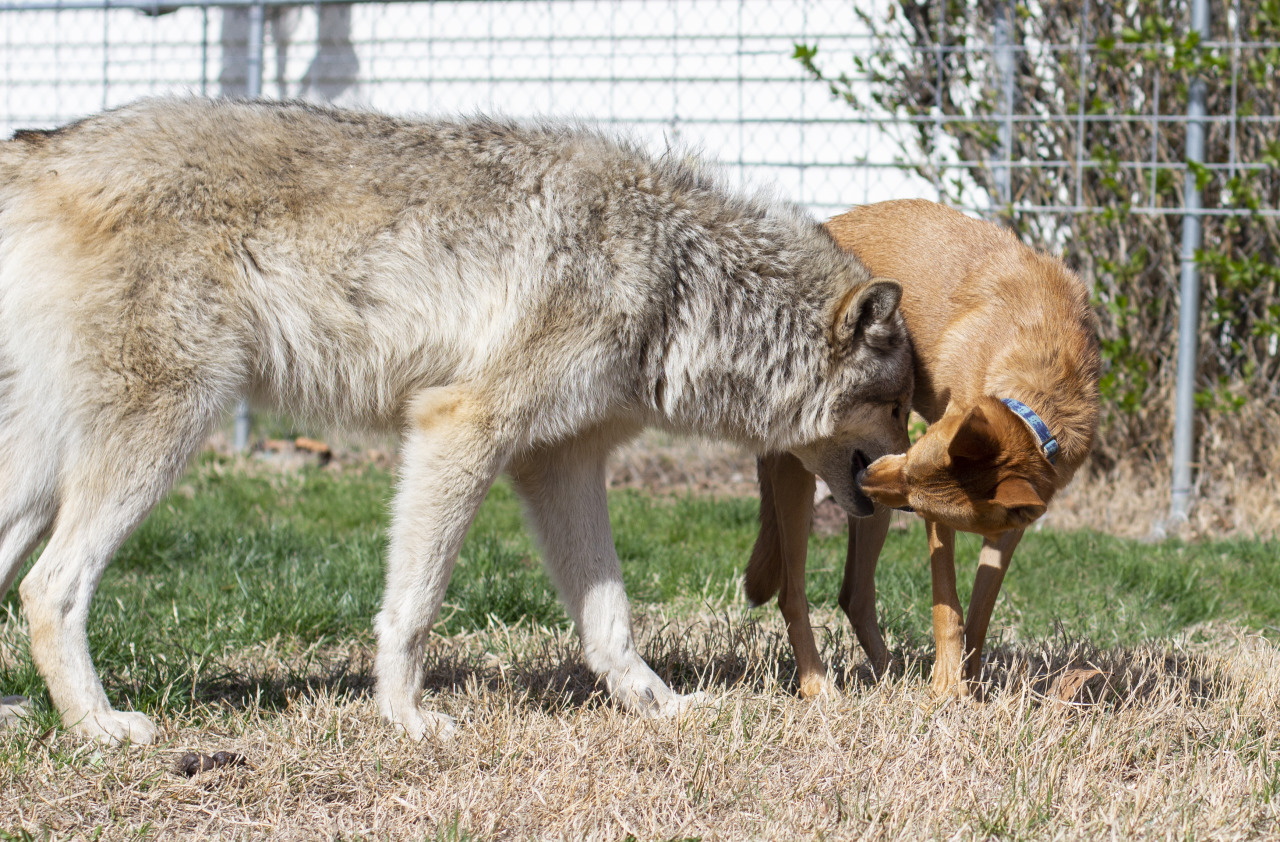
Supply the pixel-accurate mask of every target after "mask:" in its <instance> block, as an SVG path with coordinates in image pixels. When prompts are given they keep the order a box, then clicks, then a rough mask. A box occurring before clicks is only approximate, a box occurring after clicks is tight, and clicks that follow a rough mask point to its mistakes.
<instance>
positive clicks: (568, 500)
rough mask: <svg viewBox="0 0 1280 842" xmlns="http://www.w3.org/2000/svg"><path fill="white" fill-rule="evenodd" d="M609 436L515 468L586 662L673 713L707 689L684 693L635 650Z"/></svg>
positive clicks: (636, 701) (610, 681) (615, 684)
mask: <svg viewBox="0 0 1280 842" xmlns="http://www.w3.org/2000/svg"><path fill="white" fill-rule="evenodd" d="M607 455H608V449H607V447H605V446H603V443H602V442H595V441H591V440H586V441H580V440H574V441H570V442H567V443H565V444H563V445H560V446H559V447H556V448H554V449H548V450H543V451H539V452H537V453H534V454H529V455H527V456H525V457H523V458H522V459H521V460H520V462H519V464H518V465H514V466H513V468H512V471H511V475H512V478H513V479H514V480H515V483H516V487H517V489H518V490H519V492H520V494H521V496H522V497H523V498H524V501H525V504H526V507H527V510H528V512H529V516H530V519H531V520H532V521H533V525H534V527H535V529H536V530H537V533H538V537H539V539H540V542H541V544H542V548H543V553H544V555H545V557H546V564H547V568H548V570H549V571H550V572H551V576H552V578H553V579H554V580H555V583H556V587H557V588H559V590H560V595H561V597H562V598H563V599H564V602H565V607H566V608H567V609H568V611H569V616H570V617H572V618H573V621H574V623H575V624H576V625H577V627H578V636H579V637H580V638H581V640H582V649H583V654H584V656H585V657H586V661H587V665H588V666H589V667H590V668H591V669H592V671H594V672H595V673H597V674H598V675H603V676H604V679H605V682H606V684H607V685H608V687H609V692H610V694H612V695H613V697H614V698H615V699H617V700H618V701H620V702H621V703H622V704H624V705H625V706H626V707H628V708H630V709H631V710H634V711H637V712H639V713H643V714H645V715H648V716H654V717H666V716H673V715H675V714H677V713H679V712H681V711H682V710H684V709H685V708H687V707H690V706H693V705H696V704H700V703H702V702H703V701H705V699H706V694H705V693H700V692H699V693H693V694H691V695H680V694H677V693H675V692H673V691H672V690H671V689H670V688H669V687H667V685H666V682H664V681H663V680H662V679H661V678H659V677H658V675H657V674H656V673H655V672H654V671H653V670H652V669H650V668H649V665H648V664H646V663H645V662H644V659H643V658H641V657H640V654H639V653H638V652H637V651H636V647H635V642H634V640H633V639H632V635H631V606H630V603H629V602H628V601H627V593H626V590H625V588H624V587H623V584H622V566H621V564H620V563H619V561H618V554H617V550H616V549H615V548H614V545H613V536H612V533H611V531H610V528H609V510H608V504H607V500H606V497H605V459H606V457H607Z"/></svg>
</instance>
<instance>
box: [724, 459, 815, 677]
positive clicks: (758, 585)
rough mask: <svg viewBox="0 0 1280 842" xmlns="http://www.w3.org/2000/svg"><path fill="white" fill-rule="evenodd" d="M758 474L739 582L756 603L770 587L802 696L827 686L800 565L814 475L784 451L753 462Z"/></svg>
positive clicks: (806, 543) (806, 550)
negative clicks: (754, 515)
mask: <svg viewBox="0 0 1280 842" xmlns="http://www.w3.org/2000/svg"><path fill="white" fill-rule="evenodd" d="M756 470H757V474H758V475H759V480H760V533H759V535H757V536H756V545H755V548H754V549H752V551H751V561H750V562H748V564H747V573H746V576H745V577H744V588H745V590H746V593H747V597H748V598H749V599H750V600H751V601H752V603H753V604H755V605H759V604H761V603H762V602H764V601H765V600H767V599H769V598H770V597H771V596H773V595H774V594H775V593H776V594H777V595H778V609H779V610H780V611H781V613H782V618H783V620H784V621H785V622H786V624H787V638H788V639H789V640H790V641H791V651H792V652H793V653H794V654H795V658H796V678H797V679H798V681H799V682H800V695H801V696H803V697H805V698H806V699H808V698H812V697H814V696H817V695H819V694H820V693H822V692H823V691H824V690H826V689H827V686H828V685H827V680H826V679H827V667H826V665H825V664H824V663H823V662H822V657H821V656H820V655H819V654H818V645H817V643H815V642H814V638H813V626H812V625H811V624H810V621H809V598H808V596H807V594H806V591H805V578H804V577H805V567H806V564H807V561H808V555H809V530H810V528H811V527H812V526H813V492H814V477H813V474H812V473H810V472H809V471H808V470H807V469H806V468H805V467H804V465H802V464H800V460H799V459H797V458H796V457H794V456H792V455H791V454H790V453H780V454H774V455H770V456H763V457H761V458H760V459H759V460H757V462H756Z"/></svg>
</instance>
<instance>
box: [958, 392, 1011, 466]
mask: <svg viewBox="0 0 1280 842" xmlns="http://www.w3.org/2000/svg"><path fill="white" fill-rule="evenodd" d="M999 453H1000V439H999V438H998V437H997V436H996V431H995V430H993V429H992V428H991V420H990V419H989V418H987V413H986V412H985V411H983V409H982V407H981V406H975V407H973V408H972V409H970V410H969V411H968V412H967V413H966V414H965V417H964V419H963V420H961V422H960V426H959V427H957V428H956V434H955V435H954V436H953V437H952V439H951V443H950V444H948V445H947V455H949V456H950V457H951V458H952V460H953V461H954V460H961V461H966V462H980V461H983V460H986V459H990V458H992V457H994V456H996V455H997V454H999Z"/></svg>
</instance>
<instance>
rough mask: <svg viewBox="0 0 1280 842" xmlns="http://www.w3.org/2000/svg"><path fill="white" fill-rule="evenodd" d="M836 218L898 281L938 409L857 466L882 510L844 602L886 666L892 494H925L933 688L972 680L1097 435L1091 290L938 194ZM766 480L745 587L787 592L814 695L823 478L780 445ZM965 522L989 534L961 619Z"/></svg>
mask: <svg viewBox="0 0 1280 842" xmlns="http://www.w3.org/2000/svg"><path fill="white" fill-rule="evenodd" d="M827 228H828V230H830V231H831V233H832V235H833V236H834V237H835V238H836V240H837V242H839V243H840V244H841V245H842V246H843V247H844V248H846V249H848V250H849V251H851V252H852V253H853V254H855V255H857V256H858V258H859V259H861V260H863V261H864V262H865V263H866V265H867V266H868V267H869V268H870V269H871V271H873V272H883V273H885V274H891V275H892V276H893V277H895V278H898V279H899V280H900V281H901V283H902V287H903V294H902V312H903V316H904V318H905V319H906V322H907V328H908V330H909V331H910V333H911V339H912V344H913V347H914V350H915V366H916V381H915V393H914V403H915V409H916V410H917V411H918V412H919V413H920V414H921V415H922V416H924V418H925V420H927V421H929V422H930V426H929V429H928V431H927V432H926V433H925V434H924V435H923V436H921V438H920V439H919V440H918V441H917V442H916V443H915V444H914V445H912V447H911V449H910V450H909V451H907V453H906V454H905V455H897V454H894V455H888V456H886V457H885V458H883V459H880V460H878V461H877V462H876V463H875V464H873V465H871V466H870V467H869V468H868V469H867V471H866V472H865V473H864V474H863V475H862V477H861V479H860V484H861V486H862V489H863V490H864V491H865V492H866V493H867V494H868V495H870V496H871V497H872V498H873V499H874V500H876V501H877V503H879V504H881V505H877V507H876V512H875V513H874V515H873V516H872V517H869V518H865V519H861V520H856V521H855V520H853V519H852V518H851V519H850V521H849V551H848V558H847V561H846V564H845V578H844V584H843V585H842V586H841V588H840V605H841V607H843V608H844V610H845V613H846V614H847V615H848V617H849V619H850V621H851V622H852V624H853V627H854V631H855V632H856V634H857V636H858V640H859V642H861V644H862V647H863V649H865V650H866V652H867V655H868V657H869V658H870V660H871V664H872V667H873V669H874V670H875V671H876V672H877V673H880V672H882V671H883V670H884V668H885V666H886V665H887V663H888V659H889V653H888V650H887V649H886V648H885V645H884V640H883V638H882V637H881V635H880V630H879V627H878V625H877V623H876V609H875V569H876V561H877V559H878V558H879V555H880V550H881V548H882V547H883V545H884V541H885V536H886V534H887V532H888V529H889V509H888V508H886V507H904V506H910V507H912V508H914V510H915V511H916V512H917V513H918V514H920V515H921V516H922V517H923V518H924V519H925V521H926V524H927V527H928V533H929V554H930V562H931V567H932V573H933V600H934V605H933V625H934V637H935V642H936V644H937V653H938V655H937V661H936V662H935V665H934V671H933V689H934V691H935V692H936V693H939V694H944V693H949V692H953V691H954V692H959V693H961V694H964V693H967V692H968V691H969V689H970V684H969V682H968V681H967V680H966V679H971V678H976V677H977V676H978V673H979V671H980V668H981V664H982V649H983V645H984V643H985V641H986V635H987V627H988V624H989V622H990V619H991V612H992V609H993V608H994V607H995V600H996V596H997V594H999V592H1000V586H1001V584H1002V582H1003V580H1004V575H1005V572H1006V571H1007V570H1008V568H1009V561H1010V559H1011V558H1012V556H1013V551H1014V548H1015V547H1017V545H1018V541H1019V540H1020V539H1021V538H1022V532H1023V530H1024V529H1025V528H1026V526H1027V525H1029V524H1030V523H1031V522H1032V521H1034V520H1035V519H1036V518H1038V517H1040V515H1042V514H1043V513H1044V511H1045V507H1046V506H1047V505H1048V504H1049V501H1050V500H1051V499H1052V498H1053V496H1054V494H1055V493H1056V492H1057V490H1058V489H1060V488H1062V487H1063V486H1065V485H1066V484H1067V483H1068V482H1070V480H1071V478H1072V476H1074V474H1075V472H1076V470H1077V469H1078V468H1079V467H1080V465H1081V464H1082V463H1083V462H1084V461H1085V459H1086V458H1087V457H1088V455H1089V449H1090V447H1091V446H1092V444H1093V436H1094V431H1095V429H1096V427H1097V424H1098V411H1099V407H1098V376H1099V369H1100V363H1099V356H1098V338H1097V323H1096V319H1095V317H1094V315H1093V311H1092V309H1091V308H1090V305H1089V291H1088V289H1087V287H1086V286H1085V284H1084V283H1083V282H1082V281H1081V280H1080V278H1079V277H1077V276H1076V275H1075V273H1073V272H1071V271H1070V270H1069V269H1068V268H1067V267H1066V266H1065V265H1063V263H1062V261H1060V260H1058V259H1056V258H1054V257H1051V256H1049V255H1046V254H1040V253H1038V252H1036V251H1034V250H1033V249H1031V248H1029V247H1027V246H1026V245H1024V244H1023V243H1022V242H1021V241H1019V240H1018V239H1017V238H1016V237H1015V236H1014V235H1013V234H1012V233H1011V232H1009V231H1008V230H1006V229H1003V228H1000V227H999V226H996V225H993V224H991V223H988V222H982V221H979V220H976V219H971V218H969V217H967V216H965V215H964V214H961V213H959V212H958V211H954V210H951V209H950V208H946V207H944V206H942V205H939V204H936V203H934V202H927V201H920V200H906V201H896V202H882V203H879V204H874V205H865V206H863V207H859V208H854V209H853V210H851V211H849V212H848V213H845V214H842V215H840V216H837V217H836V218H834V219H832V220H831V221H830V222H828V223H827ZM1001 398H1014V399H1016V400H1020V401H1022V402H1023V403H1025V404H1027V405H1028V406H1030V407H1032V408H1033V410H1034V411H1035V412H1036V413H1037V414H1038V415H1039V416H1040V417H1041V418H1042V419H1043V420H1044V421H1045V423H1046V424H1047V425H1048V426H1049V428H1050V430H1051V432H1052V434H1053V436H1054V437H1055V439H1056V441H1057V443H1058V444H1059V446H1060V447H1061V450H1060V451H1059V453H1058V455H1057V459H1056V461H1055V462H1052V463H1051V462H1050V461H1049V459H1048V458H1046V456H1045V454H1044V453H1043V452H1042V450H1041V448H1040V445H1039V442H1038V440H1037V439H1036V437H1035V436H1034V435H1033V434H1032V432H1031V430H1030V428H1029V427H1028V426H1027V424H1026V423H1025V422H1024V421H1023V420H1022V419H1021V418H1019V417H1018V416H1017V415H1016V414H1015V413H1014V412H1013V411H1012V410H1010V409H1009V407H1008V406H1006V405H1005V404H1004V403H1002V402H1001V400H1000V399H1001ZM806 482H807V483H808V484H807V486H806V485H805V483H806ZM760 483H761V492H762V493H761V509H760V516H761V529H760V536H759V539H758V540H757V541H756V546H755V549H754V551H753V552H752V555H751V561H750V563H749V565H748V569H747V579H746V588H747V594H748V596H749V597H750V598H751V599H752V600H753V601H755V602H757V603H759V602H763V601H765V600H767V599H769V598H770V597H772V596H773V594H774V593H778V594H779V596H778V603H779V605H780V607H781V608H782V613H783V615H784V616H785V617H786V619H787V626H788V629H789V631H790V633H791V640H792V645H793V647H794V648H795V651H796V663H797V668H798V672H799V673H800V688H801V693H802V694H804V695H806V696H808V695H813V694H815V693H818V692H821V690H822V688H823V686H824V676H825V668H824V667H823V664H822V661H821V659H820V658H819V656H818V651H817V647H816V646H815V645H814V642H813V633H812V631H811V629H810V627H809V617H808V603H807V601H806V600H805V593H804V568H805V553H806V550H807V541H808V524H809V520H810V518H811V516H812V507H813V476H812V474H810V473H809V472H808V471H807V470H806V469H805V468H804V466H803V465H802V464H801V463H800V462H799V461H797V460H796V459H794V458H793V457H791V456H789V455H787V454H777V455H771V456H766V457H764V458H763V459H761V461H760ZM806 487H807V489H808V490H807V494H806V493H805V488H806ZM957 529H959V530H963V531H967V532H976V533H978V534H980V535H982V536H983V537H984V539H985V540H984V542H983V545H982V551H981V553H980V555H979V560H978V562H979V563H978V574H977V578H976V580H975V582H974V587H973V595H972V597H971V599H970V602H969V613H968V617H967V619H966V620H965V621H964V625H963V626H962V625H961V613H960V599H959V597H958V596H957V594H956V574H955V531H956V530H957Z"/></svg>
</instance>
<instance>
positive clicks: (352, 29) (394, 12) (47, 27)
mask: <svg viewBox="0 0 1280 842" xmlns="http://www.w3.org/2000/svg"><path fill="white" fill-rule="evenodd" d="M262 5H263V27H262V34H263V43H262V65H261V69H262V87H261V92H262V94H263V95H265V96H268V97H282V98H283V97H305V98H309V99H317V100H328V101H334V102H337V103H339V104H345V105H361V106H368V107H372V108H375V109H378V110H381V111H385V112H390V113H398V114H457V113H464V114H465V113H476V112H486V113H498V114H503V115H506V116H511V117H516V118H521V117H533V116H554V117H558V118H573V119H581V120H584V121H589V122H591V123H594V124H599V125H604V126H606V127H610V128H613V129H616V130H618V131H620V132H625V133H628V134H629V135H631V136H633V137H636V138H638V139H640V140H641V141H642V142H645V143H646V144H647V145H649V146H650V147H651V148H654V149H657V150H661V149H664V148H667V147H668V146H676V147H678V148H686V149H690V150H693V151H696V152H698V153H700V154H703V155H706V156H708V157H711V158H714V159H717V160H719V161H721V162H722V163H723V164H725V165H726V167H727V169H728V171H729V173H730V174H731V176H733V177H736V178H738V179H739V180H740V181H741V183H742V184H744V185H753V186H761V187H768V188H770V189H774V190H776V191H777V192H778V193H779V194H781V195H784V196H786V197H788V198H790V199H792V200H795V201H798V202H801V203H803V204H805V205H807V206H809V207H810V208H811V209H812V210H813V211H814V212H815V213H817V214H820V215H831V214H834V213H837V212H839V211H840V210H842V209H844V208H846V207H848V206H849V205H850V204H853V203H857V202H863V201H874V200H876V199H879V198H887V197H889V196H893V195H902V194H903V192H904V190H905V189H906V188H907V185H908V184H909V183H912V182H914V181H915V179H914V178H913V177H912V176H909V175H907V174H904V173H902V172H901V171H899V170H896V169H894V168H893V167H891V166H885V165H888V164H890V163H891V160H890V159H889V158H887V157H884V158H882V159H881V160H879V161H876V162H875V163H877V164H880V165H881V166H875V167H868V166H865V165H866V164H867V163H868V162H871V161H873V160H874V154H875V153H877V152H880V153H884V154H886V155H887V154H888V151H889V150H888V147H886V146H884V144H877V143H875V142H873V135H874V134H875V133H876V127H875V126H874V125H873V124H871V123H862V122H859V121H857V120H855V119H853V117H854V116H855V115H852V114H850V112H849V111H848V109H847V108H845V107H843V105H842V104H841V103H839V102H835V101H833V100H832V98H831V97H830V96H829V95H828V94H827V92H826V91H825V90H824V89H823V88H822V87H821V86H820V85H815V84H814V83H813V82H812V80H811V79H809V78H808V75H807V74H806V73H805V71H804V69H803V67H802V66H801V65H800V64H799V63H797V62H796V61H795V60H794V59H793V57H792V56H793V53H794V50H795V45H796V44H797V43H806V42H810V41H813V40H814V39H818V38H820V39H821V40H822V43H823V44H824V45H829V46H830V47H831V48H833V49H836V50H840V51H842V52H848V53H850V54H853V53H861V52H865V51H866V50H867V49H868V46H869V42H868V34H867V32H866V27H865V26H863V25H862V24H861V22H860V21H859V20H858V17H857V15H856V14H855V12H854V9H853V6H852V5H851V4H849V3H847V2H831V0H808V1H807V2H791V0H724V1H722V2H716V0H709V1H708V2H702V1H701V0H699V2H691V1H690V0H599V2H591V1H590V0H586V1H575V0H551V2H547V0H543V2H516V0H503V1H502V2H499V1H498V0H493V1H492V2H415V3H409V2H403V3H358V4H347V3H342V4H336V3H330V2H319V3H311V4H304V5H284V4H277V3H275V2H268V3H265V4H262ZM253 6H254V4H246V3H244V2H235V1H234V0H231V1H230V2H218V0H215V2H211V3H207V4H201V5H194V4H193V5H187V4H185V3H132V2H127V3H122V2H117V1H116V0H109V2H84V0H66V2H57V1H56V0H49V2H41V0H36V1H35V2H28V1H27V0H7V2H0V31H3V33H4V34H3V36H0V55H2V56H3V58H0V132H3V133H4V134H5V135H7V134H8V133H10V132H11V131H12V130H14V129H17V128H31V127H48V126H52V125H57V124H59V123H63V122H66V121H68V120H71V119H74V118H76V117H80V116H83V115H85V114H89V113H92V112H95V111H99V110H101V109H104V108H110V107H112V106H115V105H120V104H123V103H125V102H129V101H131V100H134V99H137V98H139V97H142V96H151V95H157V94H166V93H177V92H191V93H198V94H207V95H217V94H221V93H236V94H240V93H243V92H244V91H245V90H246V71H245V69H244V68H245V66H246V63H247V60H248V57H249V53H250V52H251V49H250V48H251V47H252V46H253V45H252V43H251V41H252V39H251V37H250V36H251V33H250V21H249V18H250V12H251V11H252V9H253ZM919 189H920V186H917V187H916V190H917V191H918V190H919Z"/></svg>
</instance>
